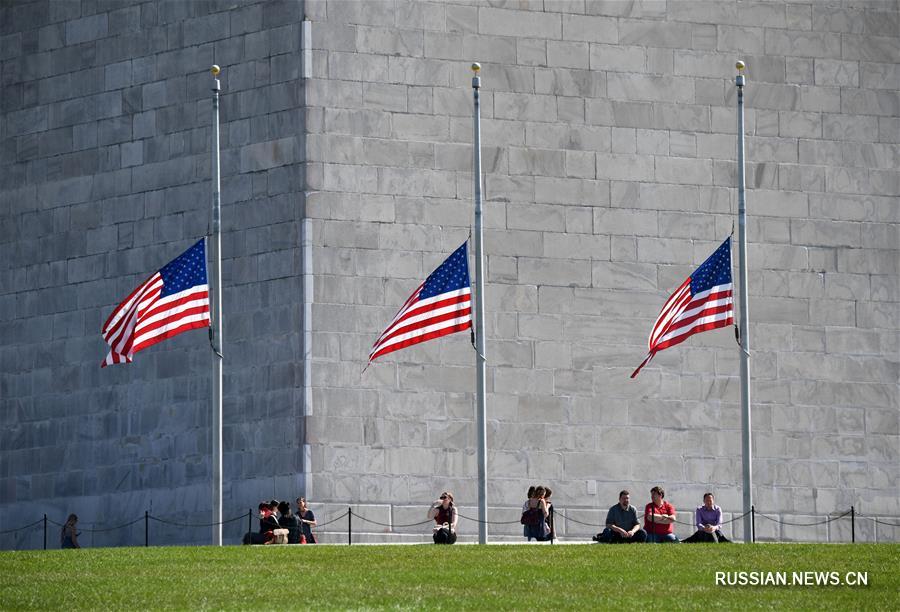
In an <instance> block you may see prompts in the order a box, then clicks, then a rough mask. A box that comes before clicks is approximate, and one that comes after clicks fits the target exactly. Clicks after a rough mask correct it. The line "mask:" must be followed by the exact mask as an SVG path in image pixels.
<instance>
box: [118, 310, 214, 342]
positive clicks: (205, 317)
mask: <svg viewBox="0 0 900 612" xmlns="http://www.w3.org/2000/svg"><path fill="white" fill-rule="evenodd" d="M197 321H209V313H208V312H200V313H197V314H195V315H190V316H188V317H181V318H179V319H177V320H175V321H173V322H172V323H171V324H169V325H163V326H162V327H158V328H157V329H154V330H151V331H149V332H146V333H144V334H142V335H140V336H137V337H136V338H135V339H134V344H133V346H140V345H141V344H143V343H144V342H146V341H147V340H150V339H152V338H155V337H157V336H161V335H163V334H165V333H166V332H168V331H170V330H172V329H177V328H179V327H182V326H184V325H185V324H186V323H195V322H197Z"/></svg>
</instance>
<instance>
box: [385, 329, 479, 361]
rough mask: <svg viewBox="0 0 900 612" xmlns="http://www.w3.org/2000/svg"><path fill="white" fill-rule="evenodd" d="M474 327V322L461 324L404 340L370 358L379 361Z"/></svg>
mask: <svg viewBox="0 0 900 612" xmlns="http://www.w3.org/2000/svg"><path fill="white" fill-rule="evenodd" d="M470 327H472V322H471V321H467V322H465V323H460V324H459V325H454V326H453V327H445V328H443V329H439V330H436V331H432V332H428V333H426V334H422V335H421V336H416V337H415V338H409V339H407V340H404V341H403V342H398V343H397V344H392V345H391V346H388V347H385V348H383V349H381V350H379V351H378V352H376V353H374V354H373V355H372V356H371V357H369V361H372V360H373V359H377V358H379V357H381V356H382V355H387V354H388V353H392V352H394V351H399V350H400V349H404V348H407V347H409V346H413V345H414V344H419V343H421V342H426V341H428V340H434V339H435V338H440V337H441V336H447V335H449V334H454V333H456V332H460V331H465V330H467V329H469V328H470Z"/></svg>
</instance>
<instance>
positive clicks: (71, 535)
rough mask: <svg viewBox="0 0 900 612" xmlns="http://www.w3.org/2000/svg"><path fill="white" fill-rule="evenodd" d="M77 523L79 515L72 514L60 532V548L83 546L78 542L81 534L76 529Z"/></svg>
mask: <svg viewBox="0 0 900 612" xmlns="http://www.w3.org/2000/svg"><path fill="white" fill-rule="evenodd" d="M76 524H78V516H76V515H74V514H70V515H69V518H67V519H66V524H65V525H63V526H62V530H61V531H60V534H59V544H60V548H81V545H80V544H79V543H78V535H79V534H78V531H77V530H76V529H75V525H76Z"/></svg>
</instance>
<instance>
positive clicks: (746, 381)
mask: <svg viewBox="0 0 900 612" xmlns="http://www.w3.org/2000/svg"><path fill="white" fill-rule="evenodd" d="M735 67H736V68H737V70H738V74H737V77H736V78H735V85H737V103H738V113H737V121H738V124H737V132H738V147H737V163H738V266H739V272H738V275H739V277H740V289H739V290H740V304H741V310H740V324H739V325H740V326H739V328H738V329H739V333H740V339H741V342H740V346H739V347H738V348H739V350H740V352H741V361H740V365H741V447H742V449H743V476H744V481H743V493H744V540H745V541H747V542H753V541H755V540H756V537H755V534H754V533H753V519H752V517H751V516H750V509H751V508H752V507H753V491H752V489H751V485H752V483H753V448H752V432H751V422H750V332H749V329H748V320H749V313H748V303H749V302H748V299H747V204H746V198H745V189H744V62H740V61H739V62H738V63H737V64H736V65H735Z"/></svg>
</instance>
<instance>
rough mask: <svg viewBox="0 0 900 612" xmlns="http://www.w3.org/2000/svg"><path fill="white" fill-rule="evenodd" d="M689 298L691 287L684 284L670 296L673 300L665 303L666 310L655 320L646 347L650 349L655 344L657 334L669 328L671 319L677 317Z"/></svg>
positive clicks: (688, 301)
mask: <svg viewBox="0 0 900 612" xmlns="http://www.w3.org/2000/svg"><path fill="white" fill-rule="evenodd" d="M690 296H691V286H690V283H688V284H685V286H684V287H683V288H682V289H681V291H679V292H678V293H676V294H675V295H673V296H672V298H673V299H670V300H669V301H668V302H666V305H667V306H668V308H663V310H662V312H660V314H659V318H658V319H657V320H656V323H655V324H654V326H653V329H652V330H651V332H650V340H649V341H648V346H649V347H650V348H651V349H652V348H653V345H654V344H656V339H657V338H658V337H659V334H661V333H664V332H665V330H666V329H667V328H668V327H669V325H670V323H671V322H672V319H673V318H675V317H677V316H678V315H679V313H680V312H681V311H682V310H683V309H684V308H685V307H686V306H687V305H688V304H689V303H690Z"/></svg>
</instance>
